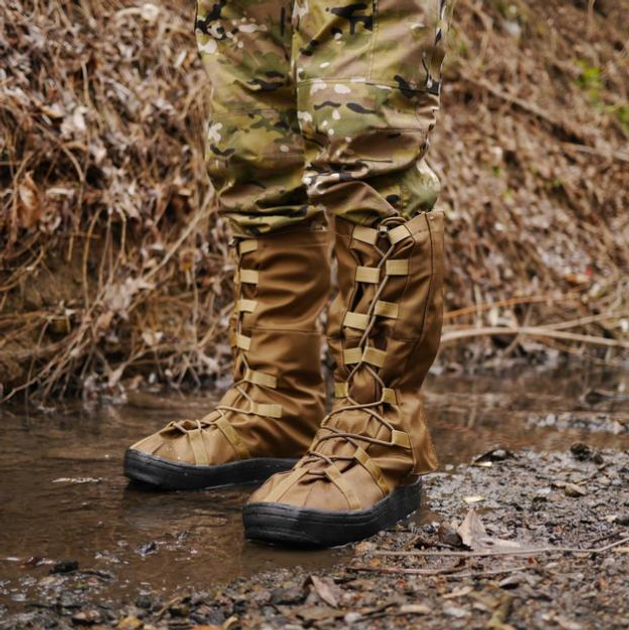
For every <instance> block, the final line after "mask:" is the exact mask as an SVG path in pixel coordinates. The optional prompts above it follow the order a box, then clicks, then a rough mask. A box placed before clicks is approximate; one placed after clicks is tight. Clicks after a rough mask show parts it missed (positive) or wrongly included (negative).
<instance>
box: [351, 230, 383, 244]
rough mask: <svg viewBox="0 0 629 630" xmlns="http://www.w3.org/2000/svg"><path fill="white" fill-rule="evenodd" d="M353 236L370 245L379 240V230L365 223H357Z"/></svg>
mask: <svg viewBox="0 0 629 630" xmlns="http://www.w3.org/2000/svg"><path fill="white" fill-rule="evenodd" d="M352 237H353V238H355V239H356V240H357V241H361V242H363V243H368V244H369V245H375V244H376V243H377V241H378V230H374V229H373V228H368V227H365V226H364V225H357V226H355V227H354V231H353V232H352Z"/></svg>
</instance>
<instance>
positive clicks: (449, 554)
mask: <svg viewBox="0 0 629 630" xmlns="http://www.w3.org/2000/svg"><path fill="white" fill-rule="evenodd" d="M627 543H629V537H627V538H621V539H620V540H617V541H616V542H614V543H610V544H609V545H605V546H604V547H590V548H586V549H581V548H579V547H538V548H535V549H513V550H504V551H376V552H375V553H374V555H376V556H405V557H410V556H441V557H444V558H490V557H493V556H536V555H540V554H544V553H585V554H589V555H592V554H596V553H602V552H603V551H609V550H610V549H613V548H614V547H619V546H621V545H624V544H627Z"/></svg>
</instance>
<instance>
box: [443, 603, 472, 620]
mask: <svg viewBox="0 0 629 630" xmlns="http://www.w3.org/2000/svg"><path fill="white" fill-rule="evenodd" d="M443 612H444V613H445V614H446V615H448V616H449V617H455V618H456V619H463V617H468V616H469V614H470V613H469V611H467V610H465V608H461V607H460V606H454V605H452V604H446V605H445V606H444V607H443Z"/></svg>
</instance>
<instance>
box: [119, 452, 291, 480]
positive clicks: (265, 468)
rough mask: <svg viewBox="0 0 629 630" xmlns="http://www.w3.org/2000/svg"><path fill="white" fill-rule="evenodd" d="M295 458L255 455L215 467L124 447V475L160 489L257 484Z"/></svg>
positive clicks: (287, 467)
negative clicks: (254, 456) (179, 460)
mask: <svg viewBox="0 0 629 630" xmlns="http://www.w3.org/2000/svg"><path fill="white" fill-rule="evenodd" d="M296 461H297V460H296V459H282V458H279V457H278V458H274V457H258V458H254V459H243V460H240V461H237V462H230V463H229V464H219V465H217V466H197V465H195V464H183V463H180V462H174V461H170V460H168V459H163V458H161V457H157V456H156V455H150V454H149V453H142V452H141V451H136V450H134V449H127V452H126V453H125V456H124V474H125V476H126V477H128V478H129V479H131V480H132V481H139V482H140V483H143V484H149V485H151V486H153V487H157V488H160V489H162V490H198V489H201V488H218V487H220V486H233V485H239V484H248V483H261V482H263V481H266V479H268V478H269V477H270V476H271V475H274V474H275V473H276V472H283V471H285V470H289V469H290V468H292V467H293V465H294V464H295V462H296Z"/></svg>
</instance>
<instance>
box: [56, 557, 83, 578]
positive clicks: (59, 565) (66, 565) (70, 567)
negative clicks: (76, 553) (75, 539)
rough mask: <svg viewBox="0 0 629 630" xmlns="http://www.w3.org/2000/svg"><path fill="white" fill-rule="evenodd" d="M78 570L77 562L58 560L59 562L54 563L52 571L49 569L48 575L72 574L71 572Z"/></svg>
mask: <svg viewBox="0 0 629 630" xmlns="http://www.w3.org/2000/svg"><path fill="white" fill-rule="evenodd" d="M78 568H79V562H78V560H59V562H55V564H54V565H53V567H52V569H50V574H51V575H52V574H54V573H72V572H73V571H77V570H78Z"/></svg>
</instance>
